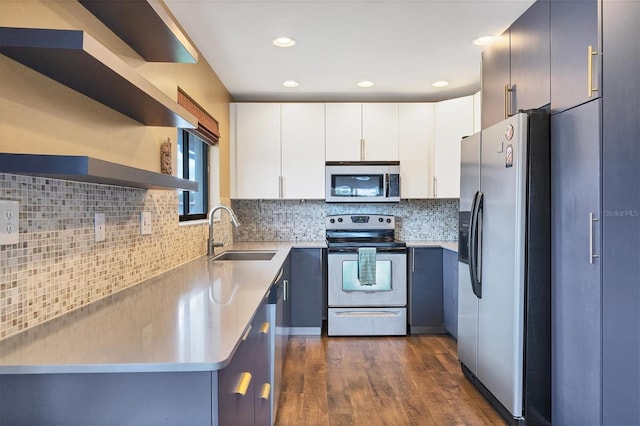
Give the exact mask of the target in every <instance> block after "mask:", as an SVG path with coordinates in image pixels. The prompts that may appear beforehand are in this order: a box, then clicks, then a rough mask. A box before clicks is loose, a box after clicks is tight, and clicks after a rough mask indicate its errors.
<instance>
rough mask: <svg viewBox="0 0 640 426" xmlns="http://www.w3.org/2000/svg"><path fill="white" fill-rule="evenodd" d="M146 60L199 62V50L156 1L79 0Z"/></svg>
mask: <svg viewBox="0 0 640 426" xmlns="http://www.w3.org/2000/svg"><path fill="white" fill-rule="evenodd" d="M79 1H80V4H82V5H83V6H84V7H85V8H87V9H88V10H89V11H90V12H91V13H92V14H94V15H95V16H96V18H98V19H99V20H101V21H102V22H103V23H104V24H105V25H106V26H107V27H109V28H110V29H111V31H113V32H114V33H115V34H116V35H117V36H118V37H120V38H121V39H122V40H124V41H125V42H126V43H127V44H128V45H129V46H131V47H132V48H133V49H134V50H135V51H136V52H138V53H139V54H140V56H142V57H143V58H144V60H145V61H147V62H184V63H192V64H194V63H196V62H198V52H197V51H196V49H195V48H194V47H193V45H192V44H191V43H190V42H189V40H188V39H187V37H186V36H185V35H184V33H183V32H182V31H181V30H180V28H178V26H177V24H176V23H175V22H174V20H173V19H172V18H171V16H170V15H169V13H168V12H167V11H166V10H165V9H164V8H163V7H162V5H160V4H159V2H158V1H157V0H156V1H154V0H118V1H105V0H79Z"/></svg>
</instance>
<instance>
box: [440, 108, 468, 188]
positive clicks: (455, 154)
mask: <svg viewBox="0 0 640 426" xmlns="http://www.w3.org/2000/svg"><path fill="white" fill-rule="evenodd" d="M473 133H474V132H473V96H466V97H464V98H457V99H451V100H448V101H442V102H438V103H437V104H436V107H435V139H434V140H435V145H434V146H435V150H434V178H433V179H434V182H433V184H434V197H435V198H459V197H460V140H461V139H462V137H463V136H469V135H472V134H473Z"/></svg>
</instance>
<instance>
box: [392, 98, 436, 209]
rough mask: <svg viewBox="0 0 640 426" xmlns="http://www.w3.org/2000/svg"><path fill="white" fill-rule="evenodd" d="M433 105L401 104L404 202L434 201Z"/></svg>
mask: <svg viewBox="0 0 640 426" xmlns="http://www.w3.org/2000/svg"><path fill="white" fill-rule="evenodd" d="M434 105H435V104H433V103H402V104H400V108H399V128H398V130H399V155H400V196H401V197H402V198H403V199H408V198H431V197H433V185H432V182H433V137H434V109H435V107H434Z"/></svg>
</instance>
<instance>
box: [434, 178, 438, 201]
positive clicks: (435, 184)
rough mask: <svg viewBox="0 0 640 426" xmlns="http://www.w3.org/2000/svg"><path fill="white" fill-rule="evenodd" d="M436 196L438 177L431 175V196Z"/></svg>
mask: <svg viewBox="0 0 640 426" xmlns="http://www.w3.org/2000/svg"><path fill="white" fill-rule="evenodd" d="M437 196H438V178H437V177H436V176H434V177H433V197H434V198H435V197H437Z"/></svg>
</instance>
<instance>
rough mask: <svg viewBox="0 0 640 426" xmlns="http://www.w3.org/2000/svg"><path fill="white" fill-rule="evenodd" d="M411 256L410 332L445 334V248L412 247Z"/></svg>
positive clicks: (409, 263)
mask: <svg viewBox="0 0 640 426" xmlns="http://www.w3.org/2000/svg"><path fill="white" fill-rule="evenodd" d="M409 256H410V258H409V262H408V265H407V266H408V269H409V271H408V272H409V273H408V274H407V275H408V277H409V331H410V332H411V333H412V334H420V333H444V332H445V330H444V327H443V318H442V302H443V299H442V249H441V248H440V247H420V248H411V249H410V253H409Z"/></svg>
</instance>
